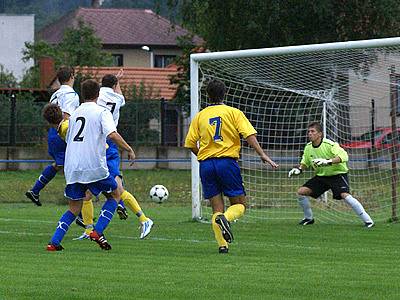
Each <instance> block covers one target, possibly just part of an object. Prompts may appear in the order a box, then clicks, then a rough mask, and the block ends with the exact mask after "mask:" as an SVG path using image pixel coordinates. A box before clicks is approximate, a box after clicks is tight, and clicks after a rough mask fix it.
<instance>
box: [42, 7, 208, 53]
mask: <svg viewBox="0 0 400 300" xmlns="http://www.w3.org/2000/svg"><path fill="white" fill-rule="evenodd" d="M79 19H82V20H83V21H84V22H85V23H89V24H91V26H92V27H93V29H94V30H95V32H96V35H97V36H98V37H99V38H100V39H101V40H102V43H103V45H105V46H107V45H130V46H132V45H134V46H143V45H147V46H164V47H165V46H168V47H178V45H177V37H178V36H182V35H186V34H188V31H187V30H185V29H183V28H182V27H180V26H178V25H175V26H173V24H172V23H171V22H170V21H169V20H167V19H166V18H163V17H161V16H159V15H157V14H156V13H154V12H153V11H151V10H149V9H114V8H112V9H105V8H82V7H80V8H78V9H77V10H75V11H74V12H71V13H69V14H67V15H65V16H63V17H62V18H61V19H59V20H58V21H56V22H54V23H52V24H50V25H48V26H46V27H45V28H43V29H42V30H41V31H39V38H42V39H44V40H45V41H47V42H49V43H51V44H58V43H59V42H60V41H61V40H62V38H63V35H64V30H65V28H67V27H75V26H77V24H78V20H79ZM194 42H195V43H196V44H201V43H202V42H203V40H202V39H201V38H200V37H198V36H195V37H194Z"/></svg>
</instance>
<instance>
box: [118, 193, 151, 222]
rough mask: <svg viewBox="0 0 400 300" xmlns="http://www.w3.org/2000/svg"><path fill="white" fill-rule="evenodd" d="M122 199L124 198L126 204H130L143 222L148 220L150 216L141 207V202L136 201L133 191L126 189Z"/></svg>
mask: <svg viewBox="0 0 400 300" xmlns="http://www.w3.org/2000/svg"><path fill="white" fill-rule="evenodd" d="M121 200H123V201H124V203H125V205H126V206H128V207H129V209H130V210H131V211H133V212H134V213H135V214H136V216H137V217H138V218H139V221H140V222H141V223H143V222H145V221H147V220H148V218H147V217H146V215H145V214H144V213H143V211H142V209H141V208H140V205H139V203H138V202H137V201H136V199H135V197H134V196H133V195H132V194H131V193H129V192H128V191H124V192H123V193H122V194H121Z"/></svg>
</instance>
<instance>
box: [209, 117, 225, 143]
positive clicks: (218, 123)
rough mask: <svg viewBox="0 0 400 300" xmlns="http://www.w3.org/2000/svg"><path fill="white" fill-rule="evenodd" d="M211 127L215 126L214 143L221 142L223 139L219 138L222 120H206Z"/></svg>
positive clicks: (218, 118)
mask: <svg viewBox="0 0 400 300" xmlns="http://www.w3.org/2000/svg"><path fill="white" fill-rule="evenodd" d="M208 122H209V124H210V125H211V126H214V125H215V133H214V142H222V141H223V138H222V136H221V127H222V120H221V117H214V118H210V119H209V120H208Z"/></svg>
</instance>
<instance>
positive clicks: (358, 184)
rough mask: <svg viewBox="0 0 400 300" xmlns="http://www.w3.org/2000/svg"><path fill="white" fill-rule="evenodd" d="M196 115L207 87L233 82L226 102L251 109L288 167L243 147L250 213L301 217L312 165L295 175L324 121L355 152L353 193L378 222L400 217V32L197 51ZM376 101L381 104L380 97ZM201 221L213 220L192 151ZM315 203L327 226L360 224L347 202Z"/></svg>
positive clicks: (266, 141)
mask: <svg viewBox="0 0 400 300" xmlns="http://www.w3.org/2000/svg"><path fill="white" fill-rule="evenodd" d="M190 67H191V69H190V75H191V78H190V80H191V84H190V87H191V117H192V118H193V116H194V115H195V114H196V113H197V112H198V111H199V110H200V109H201V108H204V107H205V106H207V104H208V99H207V96H206V92H205V87H206V84H207V82H208V80H210V79H213V78H216V79H220V80H222V81H224V83H225V84H226V86H227V94H226V99H225V103H226V104H228V105H231V106H233V107H236V108H239V109H241V110H242V111H243V112H244V113H245V115H246V116H247V117H248V118H249V120H250V122H251V123H252V124H253V125H254V126H255V128H256V130H257V132H258V133H257V137H258V139H259V141H260V143H261V145H262V147H263V148H264V150H265V151H266V152H267V153H268V155H270V156H271V157H272V158H273V159H274V160H275V161H276V162H278V163H279V165H280V168H279V169H278V170H276V171H273V170H271V169H270V168H269V167H268V166H263V165H262V163H261V161H260V160H259V158H258V156H257V155H256V153H255V152H254V151H253V150H252V149H250V148H249V146H248V145H246V143H242V150H241V158H240V160H239V164H240V166H241V169H242V176H243V181H244V185H245V188H246V193H247V196H248V207H249V209H248V213H247V214H246V215H247V216H248V218H247V219H249V220H251V219H255V220H256V219H258V218H269V219H284V220H287V219H298V218H301V216H302V212H301V210H300V208H299V207H298V204H297V198H296V191H297V189H298V187H300V186H301V185H302V184H303V183H304V182H305V181H306V180H308V179H309V178H311V177H312V176H313V174H312V172H311V171H307V172H304V174H302V175H301V176H299V177H296V178H290V179H289V178H287V172H288V170H289V169H290V168H291V167H293V166H295V165H297V164H298V163H299V161H300V158H301V151H302V150H303V149H304V146H305V144H306V143H307V142H308V141H307V135H306V133H307V125H308V124H309V123H310V122H312V121H319V122H320V123H321V124H322V125H323V128H324V134H325V136H326V137H327V138H329V139H331V140H334V141H336V142H338V143H340V144H341V145H342V147H343V148H345V149H346V151H347V152H348V153H349V157H350V160H349V163H348V164H349V168H350V173H349V174H350V182H351V192H352V194H354V196H355V197H356V198H357V199H359V200H360V202H361V203H362V204H363V205H364V207H365V208H366V210H367V211H368V212H370V213H371V215H372V216H373V217H374V218H375V220H388V219H389V218H391V219H393V220H397V194H398V187H397V186H398V182H397V180H398V175H397V172H398V171H397V162H398V159H399V150H400V138H399V136H400V131H399V130H400V129H399V126H398V125H397V123H399V122H398V117H397V116H398V115H400V102H399V99H400V88H399V86H400V75H399V76H397V72H399V73H400V38H386V39H373V40H364V41H351V42H339V43H325V44H314V45H302V46H289V47H277V48H266V49H251V50H238V51H224V52H213V53H199V54H192V55H191V56H190ZM372 99H374V100H375V102H374V103H375V106H374V107H371V100H372ZM191 165H192V172H191V174H192V218H193V219H201V218H208V217H209V216H210V214H211V213H210V207H209V203H207V201H206V199H202V195H201V185H200V177H199V164H198V162H197V160H196V157H195V156H194V155H192V163H191ZM322 199H323V201H319V200H321V199H317V201H315V202H312V205H313V207H314V209H315V210H316V215H317V216H318V219H319V220H320V221H322V222H333V223H335V222H355V221H358V220H357V218H355V217H354V214H353V213H352V211H351V209H350V208H349V207H347V206H346V205H345V204H344V203H343V201H337V200H333V199H332V195H331V194H330V193H328V194H327V195H326V196H324V197H322Z"/></svg>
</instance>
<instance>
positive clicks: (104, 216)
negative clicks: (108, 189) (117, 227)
mask: <svg viewBox="0 0 400 300" xmlns="http://www.w3.org/2000/svg"><path fill="white" fill-rule="evenodd" d="M116 209H117V201H115V200H114V199H107V200H106V202H105V203H104V205H103V207H102V208H101V211H100V216H99V219H98V221H97V223H96V225H94V230H96V231H97V233H98V234H99V235H102V234H103V231H104V230H105V229H106V227H107V226H108V224H109V223H110V221H111V219H112V217H113V216H114V213H115V210H116Z"/></svg>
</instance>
